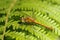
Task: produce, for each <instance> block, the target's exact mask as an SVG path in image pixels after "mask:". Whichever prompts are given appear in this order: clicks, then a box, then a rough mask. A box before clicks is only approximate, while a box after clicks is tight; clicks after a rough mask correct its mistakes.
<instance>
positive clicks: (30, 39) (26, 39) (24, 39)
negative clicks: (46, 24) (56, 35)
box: [5, 31, 37, 40]
mask: <svg viewBox="0 0 60 40" xmlns="http://www.w3.org/2000/svg"><path fill="white" fill-rule="evenodd" d="M5 36H6V37H7V36H9V37H12V38H15V39H16V40H37V38H36V37H34V36H32V35H30V34H29V35H27V34H26V33H25V32H15V31H13V32H6V35H5Z"/></svg>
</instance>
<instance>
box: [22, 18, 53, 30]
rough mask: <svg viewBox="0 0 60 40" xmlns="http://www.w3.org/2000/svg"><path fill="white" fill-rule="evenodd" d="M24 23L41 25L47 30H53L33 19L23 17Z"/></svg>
mask: <svg viewBox="0 0 60 40" xmlns="http://www.w3.org/2000/svg"><path fill="white" fill-rule="evenodd" d="M22 22H27V23H35V24H39V25H41V26H44V27H46V28H47V29H50V30H53V28H51V27H48V26H46V25H44V24H41V23H40V22H37V21H36V20H35V19H33V18H32V17H25V18H24V17H22Z"/></svg>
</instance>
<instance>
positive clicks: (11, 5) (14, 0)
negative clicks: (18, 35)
mask: <svg viewBox="0 0 60 40" xmlns="http://www.w3.org/2000/svg"><path fill="white" fill-rule="evenodd" d="M16 1H17V0H13V3H11V4H10V6H9V8H8V9H7V12H6V13H7V15H6V20H5V26H4V30H3V36H2V40H4V36H5V31H6V27H7V26H6V25H7V23H8V17H9V14H10V11H11V9H12V8H13V6H14V5H15V3H16Z"/></svg>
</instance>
